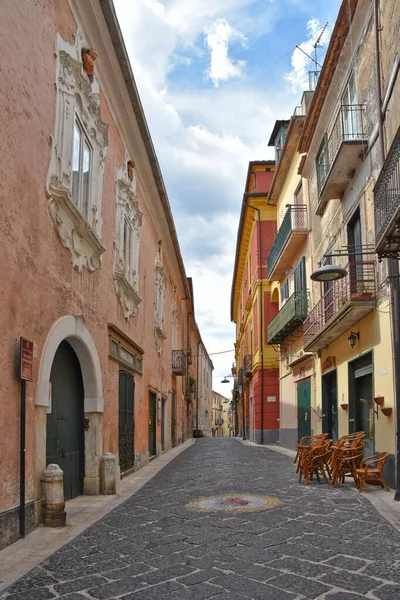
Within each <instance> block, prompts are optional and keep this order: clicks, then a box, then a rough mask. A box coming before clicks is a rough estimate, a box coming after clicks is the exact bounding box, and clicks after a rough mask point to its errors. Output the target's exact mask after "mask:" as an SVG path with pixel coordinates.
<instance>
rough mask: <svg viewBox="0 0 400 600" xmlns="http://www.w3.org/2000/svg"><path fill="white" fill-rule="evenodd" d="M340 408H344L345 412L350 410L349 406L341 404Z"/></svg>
mask: <svg viewBox="0 0 400 600" xmlns="http://www.w3.org/2000/svg"><path fill="white" fill-rule="evenodd" d="M340 408H342V409H343V410H347V409H348V408H349V405H348V404H341V405H340Z"/></svg>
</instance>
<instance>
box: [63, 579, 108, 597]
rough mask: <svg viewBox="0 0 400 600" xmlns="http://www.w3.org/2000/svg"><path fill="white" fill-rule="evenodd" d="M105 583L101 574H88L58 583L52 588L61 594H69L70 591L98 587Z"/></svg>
mask: <svg viewBox="0 0 400 600" xmlns="http://www.w3.org/2000/svg"><path fill="white" fill-rule="evenodd" d="M106 583H107V580H106V579H104V577H102V576H101V575H90V576H89V577H80V578H79V579H73V580H72V581H66V582H65V583H59V584H57V585H55V586H54V589H55V591H56V592H57V593H58V594H60V595H61V596H62V595H63V594H69V593H70V592H81V591H82V590H88V589H89V588H92V587H100V586H101V585H104V584H106Z"/></svg>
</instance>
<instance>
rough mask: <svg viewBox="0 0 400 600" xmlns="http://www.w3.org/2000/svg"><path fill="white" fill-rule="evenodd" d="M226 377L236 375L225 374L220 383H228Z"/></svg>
mask: <svg viewBox="0 0 400 600" xmlns="http://www.w3.org/2000/svg"><path fill="white" fill-rule="evenodd" d="M228 377H236V375H225V377H224V378H223V380H222V381H221V383H229V379H228Z"/></svg>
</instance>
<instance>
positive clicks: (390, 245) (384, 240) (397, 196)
mask: <svg viewBox="0 0 400 600" xmlns="http://www.w3.org/2000/svg"><path fill="white" fill-rule="evenodd" d="M374 204H375V207H374V208H375V232H376V237H375V246H376V251H377V254H378V256H379V258H398V257H399V254H400V232H399V220H400V130H399V132H398V134H397V136H396V139H395V140H394V142H393V144H392V147H391V148H390V151H389V154H388V156H387V159H386V162H385V164H384V165H383V168H382V171H381V174H380V175H379V178H378V181H377V182H376V185H375V188H374Z"/></svg>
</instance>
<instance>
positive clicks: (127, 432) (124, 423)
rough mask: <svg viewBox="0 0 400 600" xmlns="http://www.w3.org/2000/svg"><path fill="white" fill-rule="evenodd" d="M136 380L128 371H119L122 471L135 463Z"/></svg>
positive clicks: (119, 427)
mask: <svg viewBox="0 0 400 600" xmlns="http://www.w3.org/2000/svg"><path fill="white" fill-rule="evenodd" d="M134 398H135V380H134V378H133V376H132V375H131V374H130V373H127V372H126V371H120V372H119V424H118V434H119V442H118V448H119V466H120V469H121V473H123V472H124V471H128V470H129V469H133V467H134V464H135V402H134Z"/></svg>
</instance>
